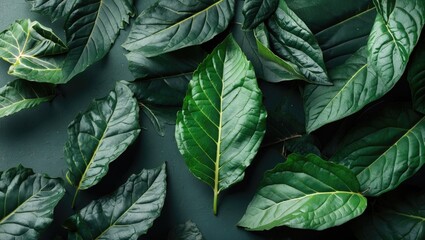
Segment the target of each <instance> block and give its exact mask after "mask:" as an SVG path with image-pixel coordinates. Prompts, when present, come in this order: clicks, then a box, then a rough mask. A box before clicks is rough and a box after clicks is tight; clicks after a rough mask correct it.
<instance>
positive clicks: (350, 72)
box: [304, 0, 425, 132]
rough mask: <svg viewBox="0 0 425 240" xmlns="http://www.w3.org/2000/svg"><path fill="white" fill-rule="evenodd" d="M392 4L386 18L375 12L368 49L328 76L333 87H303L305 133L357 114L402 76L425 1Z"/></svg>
mask: <svg viewBox="0 0 425 240" xmlns="http://www.w3.org/2000/svg"><path fill="white" fill-rule="evenodd" d="M382 2H383V4H384V3H386V2H387V1H382ZM392 2H393V3H394V7H393V8H391V9H390V11H389V12H387V15H382V13H381V12H379V11H378V15H377V17H376V20H375V24H374V26H373V29H372V32H371V34H370V36H369V41H368V46H367V48H365V49H360V50H359V51H358V52H357V53H356V54H355V55H353V57H351V58H350V59H349V60H347V62H346V63H345V64H343V65H341V66H340V67H337V68H336V69H335V70H334V71H332V72H331V73H330V76H331V77H330V78H331V80H332V82H333V83H334V85H333V86H331V87H323V86H313V85H310V86H307V87H306V88H305V92H304V99H305V101H304V102H305V111H306V122H307V131H308V132H312V131H314V130H316V129H318V128H320V127H321V126H323V125H325V124H328V123H331V122H334V121H337V120H339V119H342V118H344V117H347V116H349V115H351V114H353V113H355V112H357V111H359V110H360V109H362V108H363V107H364V106H366V105H367V104H368V103H370V102H373V101H375V100H377V99H379V98H380V97H382V96H383V95H384V94H385V93H387V92H388V91H389V90H391V89H392V88H393V86H394V85H395V84H396V83H397V81H398V80H399V79H400V77H401V76H402V75H403V72H404V70H405V68H406V65H407V61H408V59H409V56H410V54H411V52H412V51H413V47H414V46H415V45H416V43H417V42H418V39H419V36H420V33H421V31H422V27H423V25H424V21H425V2H423V1H419V0H418V1H416V0H415V1H411V0H397V1H395V0H394V1H392ZM377 4H378V3H377ZM378 7H381V6H380V5H378ZM406 29H408V31H407V30H406Z"/></svg>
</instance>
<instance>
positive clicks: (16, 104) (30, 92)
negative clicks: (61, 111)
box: [0, 79, 56, 118]
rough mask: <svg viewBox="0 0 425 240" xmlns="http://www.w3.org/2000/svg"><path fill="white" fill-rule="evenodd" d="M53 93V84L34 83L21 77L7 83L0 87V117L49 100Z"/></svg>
mask: <svg viewBox="0 0 425 240" xmlns="http://www.w3.org/2000/svg"><path fill="white" fill-rule="evenodd" d="M55 93H56V91H55V86H54V85H53V84H48V83H34V82H29V81H25V80H22V79H18V80H15V81H13V82H11V83H8V84H7V85H6V86H4V87H2V88H0V118H1V117H5V116H8V115H11V114H14V113H16V112H19V111H21V110H23V109H26V108H32V107H35V106H37V105H39V104H40V103H42V102H47V101H50V100H51V99H52V98H53V97H54V96H55Z"/></svg>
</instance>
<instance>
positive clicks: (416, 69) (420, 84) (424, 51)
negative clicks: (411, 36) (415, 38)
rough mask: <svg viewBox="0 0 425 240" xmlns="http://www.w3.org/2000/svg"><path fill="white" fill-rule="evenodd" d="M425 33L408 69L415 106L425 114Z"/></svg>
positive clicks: (408, 78)
mask: <svg viewBox="0 0 425 240" xmlns="http://www.w3.org/2000/svg"><path fill="white" fill-rule="evenodd" d="M424 59H425V34H424V33H422V36H421V39H420V40H419V43H418V46H417V47H416V48H415V51H414V52H413V54H412V59H411V60H410V62H409V67H408V69H407V81H408V82H409V85H410V90H411V92H412V100H413V106H414V108H415V110H416V111H418V112H421V113H423V114H425V61H424Z"/></svg>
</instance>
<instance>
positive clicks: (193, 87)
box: [176, 36, 266, 213]
mask: <svg viewBox="0 0 425 240" xmlns="http://www.w3.org/2000/svg"><path fill="white" fill-rule="evenodd" d="M265 120H266V111H265V109H264V107H263V104H262V94H261V91H260V89H259V88H258V86H257V82H256V79H255V73H254V70H253V67H252V65H251V64H250V63H249V62H248V60H247V59H246V57H245V55H244V54H243V52H242V51H241V49H240V48H239V46H238V45H237V43H236V42H235V41H234V39H233V37H231V36H229V37H228V38H226V40H225V41H224V42H223V43H221V44H220V45H218V46H217V47H216V48H215V49H214V51H213V52H212V53H211V54H210V55H209V56H208V57H207V58H206V59H205V60H204V61H203V62H202V63H201V64H200V65H199V67H198V69H197V70H196V71H195V73H194V75H193V79H192V80H191V82H190V83H189V89H188V92H187V95H186V97H185V99H184V102H183V109H182V110H181V111H180V112H178V114H177V125H176V140H177V145H178V147H179V150H180V153H181V154H182V155H183V157H184V159H185V161H186V164H187V165H188V167H189V170H190V171H191V172H192V173H193V174H194V175H195V176H196V177H197V178H199V179H200V180H202V181H204V182H205V183H207V184H208V185H209V186H211V187H212V188H213V191H214V207H213V208H214V213H216V212H217V197H218V194H219V193H220V192H221V191H222V190H224V189H226V188H228V187H229V186H231V185H232V184H234V183H236V182H238V181H241V180H242V179H243V177H244V170H245V168H246V167H247V166H248V165H249V164H250V163H251V161H252V159H253V158H254V156H255V154H256V153H257V150H258V147H259V146H260V143H261V140H262V139H263V136H264V132H265Z"/></svg>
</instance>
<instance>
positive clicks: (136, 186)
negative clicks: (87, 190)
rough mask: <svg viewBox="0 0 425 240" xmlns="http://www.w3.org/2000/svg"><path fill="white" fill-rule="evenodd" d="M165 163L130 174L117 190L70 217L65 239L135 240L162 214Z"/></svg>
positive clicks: (164, 189)
mask: <svg viewBox="0 0 425 240" xmlns="http://www.w3.org/2000/svg"><path fill="white" fill-rule="evenodd" d="M166 186H167V182H166V170H165V164H164V165H162V167H160V168H157V169H153V170H142V172H141V173H139V174H137V175H132V176H130V178H129V179H128V180H127V182H126V183H125V184H124V185H122V186H121V187H120V188H118V190H117V191H115V192H114V193H112V194H111V195H109V196H107V197H103V198H101V199H99V200H96V201H93V202H91V203H90V204H89V205H87V206H86V207H84V208H83V209H81V210H80V211H78V213H77V214H75V215H73V216H71V217H70V218H69V219H68V220H67V221H66V222H65V227H66V228H67V229H68V230H69V234H68V239H70V240H74V239H78V240H94V239H99V240H100V239H103V240H110V239H114V240H136V239H137V238H138V237H139V236H140V235H142V234H145V233H146V232H147V230H148V229H149V228H150V227H151V226H152V224H153V221H154V220H155V219H156V218H157V217H158V216H159V215H160V214H161V210H162V207H163V206H164V200H165V195H166Z"/></svg>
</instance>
